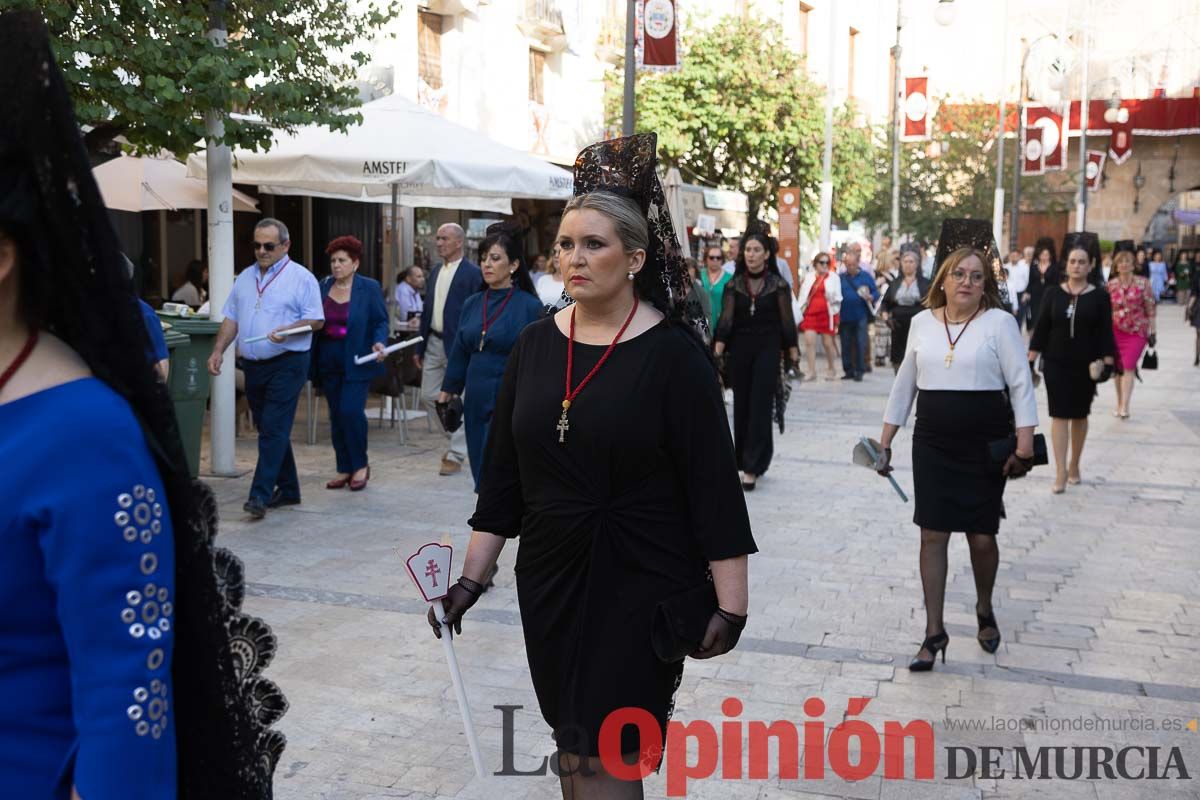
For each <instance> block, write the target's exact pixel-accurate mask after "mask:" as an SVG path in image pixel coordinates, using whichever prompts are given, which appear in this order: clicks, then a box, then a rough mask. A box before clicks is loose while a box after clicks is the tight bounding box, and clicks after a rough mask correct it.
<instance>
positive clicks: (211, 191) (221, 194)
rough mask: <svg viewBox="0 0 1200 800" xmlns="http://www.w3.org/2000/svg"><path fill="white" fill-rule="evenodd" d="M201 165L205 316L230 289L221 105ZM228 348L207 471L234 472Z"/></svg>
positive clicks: (207, 128) (212, 117)
mask: <svg viewBox="0 0 1200 800" xmlns="http://www.w3.org/2000/svg"><path fill="white" fill-rule="evenodd" d="M208 13H209V31H208V39H209V41H211V42H212V43H213V45H214V46H216V47H220V48H224V47H226V46H227V41H226V31H225V0H210V2H209V4H208ZM204 135H205V138H206V139H207V141H208V146H207V148H206V150H205V161H206V164H205V170H206V173H207V178H208V299H209V309H210V311H209V317H210V319H212V320H213V321H215V322H221V321H222V320H224V315H223V314H222V313H221V309H222V308H223V307H224V306H225V300H226V299H227V298H228V297H229V294H230V292H232V291H233V160H232V158H231V157H230V153H229V147H228V146H227V145H225V144H218V142H220V141H221V140H222V139H223V138H224V136H225V113H224V110H223V109H222V110H216V109H213V110H210V111H208V112H206V113H205V115H204ZM233 359H234V353H233V348H230V349H228V350H226V351H225V360H224V361H223V362H222V366H221V374H220V375H218V376H216V377H215V378H213V379H212V389H211V394H210V397H211V408H212V418H211V428H210V436H211V438H212V471H213V474H214V475H225V476H232V475H236V474H237V468H236V466H235V464H234V436H235V431H234V413H235V409H234V374H233V373H234V367H233Z"/></svg>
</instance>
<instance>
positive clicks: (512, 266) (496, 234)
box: [438, 222, 545, 491]
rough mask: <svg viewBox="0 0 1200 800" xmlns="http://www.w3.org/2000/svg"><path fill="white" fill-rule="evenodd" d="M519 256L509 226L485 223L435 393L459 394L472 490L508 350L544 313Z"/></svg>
mask: <svg viewBox="0 0 1200 800" xmlns="http://www.w3.org/2000/svg"><path fill="white" fill-rule="evenodd" d="M524 258H525V257H524V246H523V244H522V242H521V239H520V234H519V232H518V231H517V229H516V228H515V226H513V225H512V224H511V223H504V222H498V223H496V224H494V225H491V226H489V227H488V229H487V235H486V238H484V240H483V241H482V242H480V243H479V265H480V269H481V270H482V273H483V284H482V285H481V286H480V287H479V288H480V291H479V292H478V293H477V294H473V295H471V296H470V297H468V298H467V300H466V302H465V303H463V307H462V316H460V317H459V320H458V328H457V330H456V331H455V335H454V344H453V346H452V347H451V348H450V354H449V359H450V361H449V364H448V365H447V366H446V377H445V380H444V381H443V382H442V392H441V394H440V395H439V397H438V399H439V401H441V402H446V401H447V400H449V399H450V398H451V397H453V396H456V395H462V398H463V423H464V424H465V425H466V428H467V431H466V432H467V458H468V459H469V460H470V462H471V475H472V476H473V477H474V478H475V490H476V491H479V475H480V473H481V472H482V470H483V457H484V450H485V445H486V444H487V437H488V429H489V428H490V427H491V424H492V412H493V410H494V409H495V407H496V393H497V392H499V391H500V379H501V378H503V377H504V368H505V366H506V365H507V364H508V354H509V353H511V352H512V349H513V346H514V345H515V344H516V343H517V337H518V336H520V335H521V331H522V330H524V329H525V326H526V325H528V324H529V323H531V322H535V321H537V320H538V319H540V318H541V317H542V316H544V315H545V309H544V307H543V306H542V303H541V301H540V300H538V297H537V292H535V291H534V288H533V279H531V278H530V277H529V270H528V269H526V268H525V261H524Z"/></svg>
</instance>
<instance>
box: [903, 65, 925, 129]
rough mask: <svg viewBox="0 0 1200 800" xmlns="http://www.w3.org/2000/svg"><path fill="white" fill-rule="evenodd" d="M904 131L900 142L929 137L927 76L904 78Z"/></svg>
mask: <svg viewBox="0 0 1200 800" xmlns="http://www.w3.org/2000/svg"><path fill="white" fill-rule="evenodd" d="M901 109H902V110H903V111H904V131H903V133H902V134H901V136H900V141H902V142H920V141H924V140H926V139H928V138H929V78H926V77H921V78H905V79H904V104H903V105H902V106H901Z"/></svg>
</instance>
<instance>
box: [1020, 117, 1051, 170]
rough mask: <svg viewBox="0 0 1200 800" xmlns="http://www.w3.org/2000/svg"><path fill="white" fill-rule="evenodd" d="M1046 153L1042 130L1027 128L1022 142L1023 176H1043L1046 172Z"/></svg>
mask: <svg viewBox="0 0 1200 800" xmlns="http://www.w3.org/2000/svg"><path fill="white" fill-rule="evenodd" d="M1045 155H1046V153H1045V151H1044V150H1043V148H1042V129H1041V128H1026V129H1025V138H1024V139H1023V140H1022V141H1021V174H1022V175H1041V174H1042V173H1044V172H1045V171H1046V160H1045Z"/></svg>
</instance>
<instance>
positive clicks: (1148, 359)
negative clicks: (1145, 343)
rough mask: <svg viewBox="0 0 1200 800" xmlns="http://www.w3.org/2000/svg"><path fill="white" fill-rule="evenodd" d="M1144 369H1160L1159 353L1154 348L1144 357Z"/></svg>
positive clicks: (1148, 350) (1147, 351)
mask: <svg viewBox="0 0 1200 800" xmlns="http://www.w3.org/2000/svg"><path fill="white" fill-rule="evenodd" d="M1142 369H1158V351H1157V350H1155V349H1154V348H1153V347H1151V348H1148V349H1147V350H1146V355H1144V356H1142Z"/></svg>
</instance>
